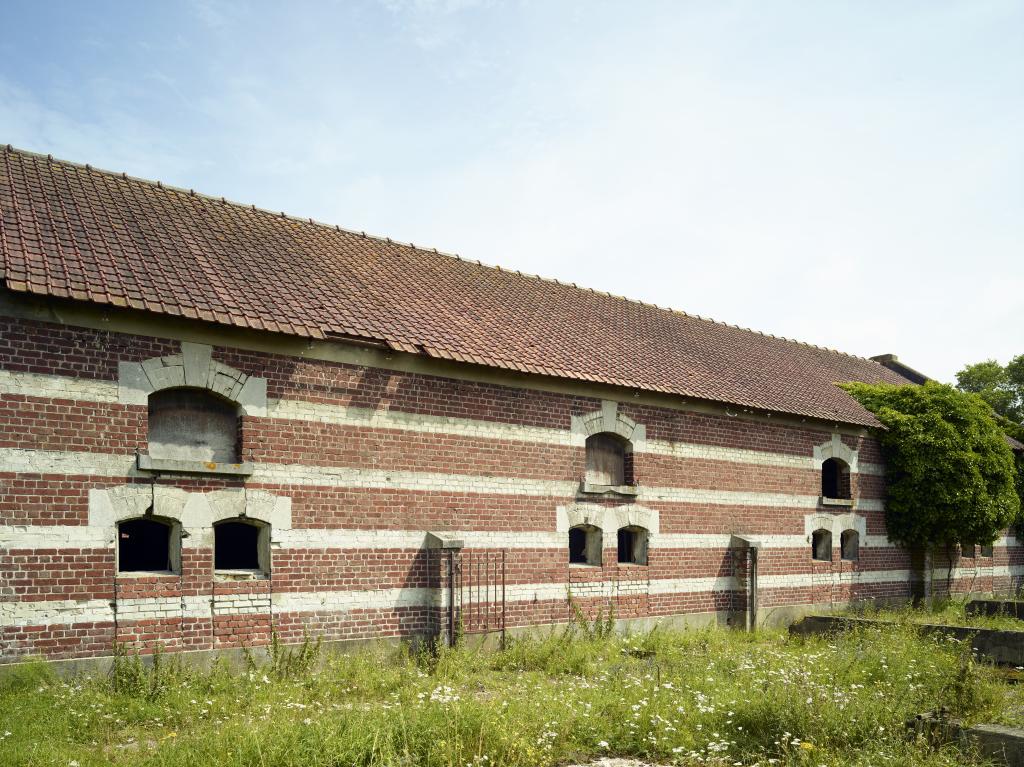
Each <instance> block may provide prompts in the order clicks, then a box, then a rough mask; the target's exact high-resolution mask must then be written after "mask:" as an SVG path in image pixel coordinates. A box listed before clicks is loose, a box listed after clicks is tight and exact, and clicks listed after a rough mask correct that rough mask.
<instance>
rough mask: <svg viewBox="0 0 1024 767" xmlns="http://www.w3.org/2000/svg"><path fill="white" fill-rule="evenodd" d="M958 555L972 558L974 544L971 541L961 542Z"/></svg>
mask: <svg viewBox="0 0 1024 767" xmlns="http://www.w3.org/2000/svg"><path fill="white" fill-rule="evenodd" d="M960 556H961V557H963V558H964V559H974V544H973V543H961V544H960Z"/></svg>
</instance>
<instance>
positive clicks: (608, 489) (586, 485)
mask: <svg viewBox="0 0 1024 767" xmlns="http://www.w3.org/2000/svg"><path fill="white" fill-rule="evenodd" d="M580 492H581V493H586V494H587V495H606V494H608V493H612V494H614V495H628V496H636V495H637V493H639V492H640V491H639V490H638V489H637V487H636V485H594V484H592V483H590V482H587V481H586V480H584V481H583V482H581V483H580Z"/></svg>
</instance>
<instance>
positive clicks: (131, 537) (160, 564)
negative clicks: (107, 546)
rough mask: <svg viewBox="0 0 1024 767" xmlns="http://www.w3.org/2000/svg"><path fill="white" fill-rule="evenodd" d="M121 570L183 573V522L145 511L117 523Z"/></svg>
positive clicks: (129, 571) (127, 571) (128, 571)
mask: <svg viewBox="0 0 1024 767" xmlns="http://www.w3.org/2000/svg"><path fill="white" fill-rule="evenodd" d="M116 551H117V572H118V573H180V572H181V523H180V522H178V521H177V520H175V519H169V518H167V517H161V516H155V515H153V514H146V515H144V516H141V517H132V518H130V519H123V520H121V521H119V522H118V523H117V548H116Z"/></svg>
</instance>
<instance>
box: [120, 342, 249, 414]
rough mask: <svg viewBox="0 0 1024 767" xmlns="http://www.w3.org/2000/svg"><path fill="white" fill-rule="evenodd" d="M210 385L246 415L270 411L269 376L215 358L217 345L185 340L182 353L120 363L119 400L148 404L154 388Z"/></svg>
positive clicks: (203, 387)
mask: <svg viewBox="0 0 1024 767" xmlns="http://www.w3.org/2000/svg"><path fill="white" fill-rule="evenodd" d="M182 387H189V388H193V389H206V390H207V391H209V392H212V393H213V394H215V395H217V396H219V397H221V398H223V399H226V400H228V401H230V402H233V403H235V404H236V405H237V406H238V408H239V410H240V411H241V413H242V414H243V415H255V416H265V415H266V414H267V380H266V379H265V378H257V377H256V376H250V375H246V374H245V373H243V372H242V371H240V370H236V369H235V368H233V367H231V366H230V365H225V364H224V363H222V362H217V361H215V360H214V359H213V347H212V346H208V345H207V344H196V343H191V342H189V341H182V343H181V353H180V354H170V355H166V356H163V357H151V358H150V359H148V360H145V361H143V362H121V363H119V364H118V382H117V392H118V401H119V402H121V403H123V404H126V405H146V404H148V402H149V398H150V396H151V395H152V394H153V393H154V392H160V391H163V390H164V389H179V388H182Z"/></svg>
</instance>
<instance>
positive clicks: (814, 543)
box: [811, 528, 832, 562]
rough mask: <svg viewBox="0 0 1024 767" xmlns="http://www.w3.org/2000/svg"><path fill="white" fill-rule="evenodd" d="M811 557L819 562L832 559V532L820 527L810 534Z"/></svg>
mask: <svg viewBox="0 0 1024 767" xmlns="http://www.w3.org/2000/svg"><path fill="white" fill-rule="evenodd" d="M811 557H812V558H813V559H816V560H818V561H821V562H831V561H832V532H831V531H829V530H826V529H824V528H821V529H819V530H815V531H814V533H813V534H812V535H811Z"/></svg>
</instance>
